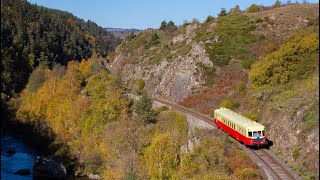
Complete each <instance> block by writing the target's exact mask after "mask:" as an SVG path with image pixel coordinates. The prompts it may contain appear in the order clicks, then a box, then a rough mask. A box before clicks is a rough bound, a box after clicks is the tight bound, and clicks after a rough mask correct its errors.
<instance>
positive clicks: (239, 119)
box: [214, 108, 264, 129]
mask: <svg viewBox="0 0 320 180" xmlns="http://www.w3.org/2000/svg"><path fill="white" fill-rule="evenodd" d="M214 113H215V114H218V115H220V116H222V117H224V118H226V119H228V120H230V121H232V122H234V123H236V124H238V125H240V126H242V127H244V128H250V129H251V128H264V126H263V125H262V124H260V123H257V122H255V121H253V120H251V119H249V118H246V117H244V116H242V115H240V114H238V113H236V112H234V111H231V110H230V109H227V108H220V109H216V110H215V111H214Z"/></svg>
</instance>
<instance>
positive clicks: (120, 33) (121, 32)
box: [105, 27, 143, 39]
mask: <svg viewBox="0 0 320 180" xmlns="http://www.w3.org/2000/svg"><path fill="white" fill-rule="evenodd" d="M105 29H106V30H107V32H110V33H111V34H113V35H114V36H115V37H119V38H121V39H123V38H125V37H126V36H127V35H128V34H129V33H131V32H142V31H143V30H140V29H135V28H131V29H123V28H109V27H107V28H105Z"/></svg>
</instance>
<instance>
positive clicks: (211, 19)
mask: <svg viewBox="0 0 320 180" xmlns="http://www.w3.org/2000/svg"><path fill="white" fill-rule="evenodd" d="M214 19H215V18H214V17H213V16H210V15H209V16H208V17H207V19H206V20H205V21H204V23H209V22H211V21H213V20H214Z"/></svg>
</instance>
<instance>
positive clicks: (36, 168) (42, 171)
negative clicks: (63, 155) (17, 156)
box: [33, 156, 67, 179]
mask: <svg viewBox="0 0 320 180" xmlns="http://www.w3.org/2000/svg"><path fill="white" fill-rule="evenodd" d="M33 177H34V179H65V178H66V177H67V170H66V168H65V166H64V165H63V164H62V163H61V162H60V161H59V160H58V159H55V158H53V157H41V156H37V159H36V160H35V163H34V165H33Z"/></svg>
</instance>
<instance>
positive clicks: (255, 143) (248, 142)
mask: <svg viewBox="0 0 320 180" xmlns="http://www.w3.org/2000/svg"><path fill="white" fill-rule="evenodd" d="M214 123H215V124H216V125H217V126H218V127H219V128H220V129H221V130H223V131H225V132H226V133H228V134H230V136H232V137H233V138H235V139H236V140H238V141H240V142H242V143H244V144H245V145H247V146H261V145H267V144H268V142H267V141H266V138H259V139H252V138H248V137H246V136H244V135H242V134H240V133H239V132H238V131H236V130H234V129H232V128H230V127H229V126H227V125H225V124H224V123H222V122H221V121H219V120H217V119H214Z"/></svg>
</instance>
